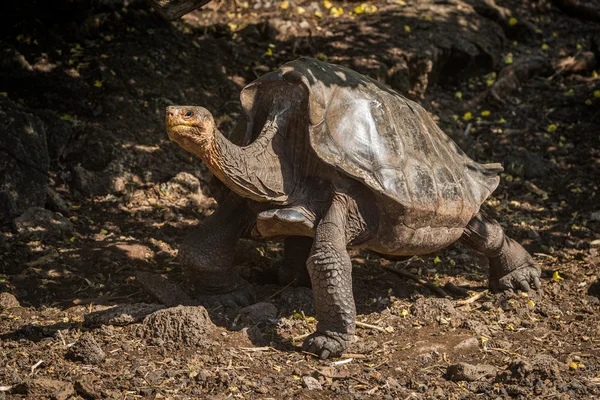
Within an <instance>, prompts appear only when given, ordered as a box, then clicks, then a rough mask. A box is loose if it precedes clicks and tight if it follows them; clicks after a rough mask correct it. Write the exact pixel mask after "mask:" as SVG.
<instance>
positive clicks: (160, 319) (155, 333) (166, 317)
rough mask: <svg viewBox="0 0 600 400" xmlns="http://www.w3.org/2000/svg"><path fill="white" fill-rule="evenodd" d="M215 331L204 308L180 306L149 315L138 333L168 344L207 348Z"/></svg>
mask: <svg viewBox="0 0 600 400" xmlns="http://www.w3.org/2000/svg"><path fill="white" fill-rule="evenodd" d="M215 329H216V327H215V326H214V324H213V323H212V321H211V320H210V318H209V316H208V312H207V311H206V309H205V308H204V307H202V306H196V307H193V306H178V307H173V308H167V309H165V310H160V311H156V312H154V313H152V314H150V315H148V316H147V317H146V318H145V319H144V324H143V325H142V327H141V329H140V330H139V331H138V333H139V335H140V336H142V337H146V338H157V339H162V340H164V342H165V343H166V344H183V345H188V346H207V345H208V344H209V343H212V340H211V336H212V334H213V332H214V331H215Z"/></svg>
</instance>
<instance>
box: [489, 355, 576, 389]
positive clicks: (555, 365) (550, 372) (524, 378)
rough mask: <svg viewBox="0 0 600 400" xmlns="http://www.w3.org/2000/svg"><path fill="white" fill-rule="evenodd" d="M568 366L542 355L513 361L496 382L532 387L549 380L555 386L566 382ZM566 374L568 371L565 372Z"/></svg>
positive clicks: (501, 372) (500, 373)
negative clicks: (563, 374) (564, 375)
mask: <svg viewBox="0 0 600 400" xmlns="http://www.w3.org/2000/svg"><path fill="white" fill-rule="evenodd" d="M565 370H566V366H565V364H563V363H560V362H559V361H558V360H556V359H555V358H554V357H552V356H549V355H546V354H542V355H539V356H535V357H533V359H531V360H517V361H513V362H512V363H511V364H510V365H509V366H508V367H507V368H506V369H505V370H504V371H500V372H499V373H498V374H497V375H496V382H498V383H505V384H516V385H523V386H532V385H533V384H534V383H535V382H537V381H539V380H541V381H544V380H546V379H549V380H550V381H551V382H553V383H554V384H557V383H561V382H564V378H563V376H562V373H563V371H565ZM565 372H566V371H565Z"/></svg>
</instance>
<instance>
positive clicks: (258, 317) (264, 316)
mask: <svg viewBox="0 0 600 400" xmlns="http://www.w3.org/2000/svg"><path fill="white" fill-rule="evenodd" d="M240 315H241V317H242V321H244V322H245V323H248V324H259V323H261V322H269V321H272V320H274V319H275V318H277V308H276V307H275V306H274V305H273V304H271V303H265V302H263V303H256V304H252V305H251V306H248V307H244V308H242V309H241V310H240Z"/></svg>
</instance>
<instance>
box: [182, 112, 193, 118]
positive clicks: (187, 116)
mask: <svg viewBox="0 0 600 400" xmlns="http://www.w3.org/2000/svg"><path fill="white" fill-rule="evenodd" d="M193 116H194V113H193V112H191V111H188V112H186V113H185V115H184V117H185V118H191V117H193Z"/></svg>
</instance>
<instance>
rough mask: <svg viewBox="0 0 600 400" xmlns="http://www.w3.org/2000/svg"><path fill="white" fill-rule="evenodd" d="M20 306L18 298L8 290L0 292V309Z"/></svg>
mask: <svg viewBox="0 0 600 400" xmlns="http://www.w3.org/2000/svg"><path fill="white" fill-rule="evenodd" d="M17 307H21V305H20V304H19V300H17V298H16V297H15V296H13V295H12V294H10V293H8V292H2V293H0V311H4V310H8V309H11V308H17Z"/></svg>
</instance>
